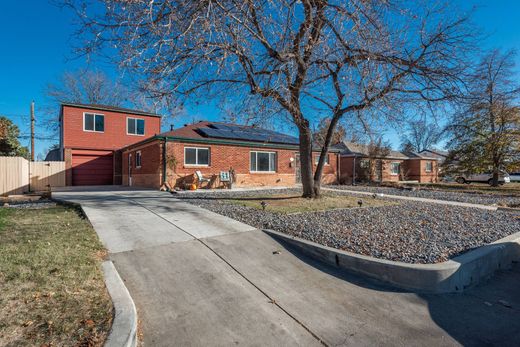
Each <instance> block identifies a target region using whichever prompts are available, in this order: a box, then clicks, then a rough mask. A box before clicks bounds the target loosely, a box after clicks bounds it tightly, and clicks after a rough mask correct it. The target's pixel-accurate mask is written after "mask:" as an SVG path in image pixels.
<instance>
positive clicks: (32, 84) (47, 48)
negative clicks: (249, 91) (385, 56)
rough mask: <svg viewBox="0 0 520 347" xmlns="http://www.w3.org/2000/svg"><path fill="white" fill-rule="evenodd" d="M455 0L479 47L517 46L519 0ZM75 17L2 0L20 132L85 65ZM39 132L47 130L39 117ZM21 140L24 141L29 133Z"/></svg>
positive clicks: (9, 84)
mask: <svg viewBox="0 0 520 347" xmlns="http://www.w3.org/2000/svg"><path fill="white" fill-rule="evenodd" d="M457 1H458V2H459V3H460V4H461V6H464V7H466V8H468V7H471V6H473V5H477V6H480V7H479V9H478V10H477V12H476V14H475V17H474V20H475V22H476V24H477V25H478V26H480V27H481V28H482V30H483V31H484V32H486V33H487V34H488V35H489V36H488V37H487V38H486V40H485V41H484V42H483V43H482V48H483V50H484V49H487V48H495V47H496V48H503V49H516V50H520V24H519V21H518V14H519V13H520V1H510V0H509V1H508V0H495V1H491V0H488V1H483V0H481V1H470V0H466V1H465V0H457ZM73 21H74V17H73V14H72V13H71V12H69V11H68V10H66V9H60V8H58V7H56V6H55V5H52V4H51V3H50V2H48V1H46V0H26V1H2V2H1V4H0V45H1V47H2V49H1V50H0V115H6V116H8V117H9V118H12V119H13V120H14V121H15V122H16V124H18V125H19V127H20V129H21V132H22V134H24V135H27V134H28V132H29V118H28V114H29V106H30V102H31V100H34V101H35V103H36V116H37V119H38V115H39V114H41V107H42V106H43V105H44V104H45V102H46V100H45V96H44V94H43V88H44V86H45V85H46V84H47V83H49V82H55V81H56V80H57V79H58V78H59V76H60V75H61V74H62V73H63V72H64V71H67V70H76V69H78V68H80V67H84V66H85V61H84V60H81V59H79V60H71V59H68V58H70V57H71V56H72V54H71V34H73V32H74V26H73ZM519 53H520V52H519ZM91 66H92V67H94V68H96V69H98V70H101V71H104V72H105V73H107V75H110V76H115V74H116V72H115V70H114V69H113V68H112V67H110V66H108V65H106V64H103V63H99V62H95V63H92V64H91ZM517 66H518V67H520V56H517ZM519 78H520V74H519ZM219 117H220V111H219V110H218V109H215V108H214V107H212V106H211V105H206V106H201V107H199V108H197V109H190V110H188V114H187V115H186V116H185V119H179V120H177V121H176V124H182V123H184V122H187V121H190V120H192V119H202V118H204V119H213V120H214V119H218V118H219ZM165 126H166V127H169V125H167V124H166V125H165ZM37 136H47V135H46V134H45V133H44V129H42V124H41V123H40V124H39V123H38V122H37ZM386 137H387V138H388V140H390V142H391V143H392V144H393V145H394V146H397V145H398V143H399V138H398V134H396V133H395V132H389V133H388V134H386ZM21 141H22V143H23V144H28V139H27V138H22V139H21ZM56 142H57V139H51V140H38V141H37V142H36V151H37V153H43V152H44V151H45V149H46V148H48V147H49V146H50V145H52V144H53V143H56Z"/></svg>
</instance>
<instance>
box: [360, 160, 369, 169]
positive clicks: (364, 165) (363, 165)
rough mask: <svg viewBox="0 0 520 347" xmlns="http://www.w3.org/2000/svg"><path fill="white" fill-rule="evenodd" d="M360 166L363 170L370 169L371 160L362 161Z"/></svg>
mask: <svg viewBox="0 0 520 347" xmlns="http://www.w3.org/2000/svg"><path fill="white" fill-rule="evenodd" d="M359 166H360V167H361V168H362V169H368V168H369V167H370V160H368V159H361V161H360V162H359Z"/></svg>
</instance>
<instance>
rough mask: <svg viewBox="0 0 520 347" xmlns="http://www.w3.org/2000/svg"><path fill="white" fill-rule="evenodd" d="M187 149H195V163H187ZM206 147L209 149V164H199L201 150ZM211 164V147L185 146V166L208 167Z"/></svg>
mask: <svg viewBox="0 0 520 347" xmlns="http://www.w3.org/2000/svg"><path fill="white" fill-rule="evenodd" d="M186 149H195V164H187V163H186ZM201 149H205V150H207V151H208V163H207V164H199V150H201ZM210 164H211V149H210V148H209V147H190V146H187V147H184V166H190V167H196V166H198V167H208V166H210Z"/></svg>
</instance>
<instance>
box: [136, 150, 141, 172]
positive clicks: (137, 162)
mask: <svg viewBox="0 0 520 347" xmlns="http://www.w3.org/2000/svg"><path fill="white" fill-rule="evenodd" d="M135 167H136V168H140V167H141V151H137V152H135Z"/></svg>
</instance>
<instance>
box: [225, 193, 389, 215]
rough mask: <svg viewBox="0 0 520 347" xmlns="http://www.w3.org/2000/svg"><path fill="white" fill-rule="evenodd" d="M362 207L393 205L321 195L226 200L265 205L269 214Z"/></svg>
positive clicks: (250, 205) (356, 198)
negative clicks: (360, 202) (314, 197)
mask: <svg viewBox="0 0 520 347" xmlns="http://www.w3.org/2000/svg"><path fill="white" fill-rule="evenodd" d="M360 200H361V201H362V203H363V204H362V206H363V207H374V206H385V205H392V204H395V203H392V202H388V201H384V200H380V199H373V198H371V197H366V198H360V197H355V196H347V195H330V194H323V195H322V197H321V198H319V199H305V198H302V197H301V195H270V196H264V197H258V196H251V197H247V196H246V197H242V198H236V199H229V200H226V201H228V202H231V203H233V204H237V205H242V206H247V207H253V208H257V209H260V210H261V209H262V205H261V202H262V201H264V202H265V203H267V206H266V208H265V210H266V211H269V212H279V213H302V212H317V211H326V210H333V209H339V208H359V204H358V202H359V201H360Z"/></svg>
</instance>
